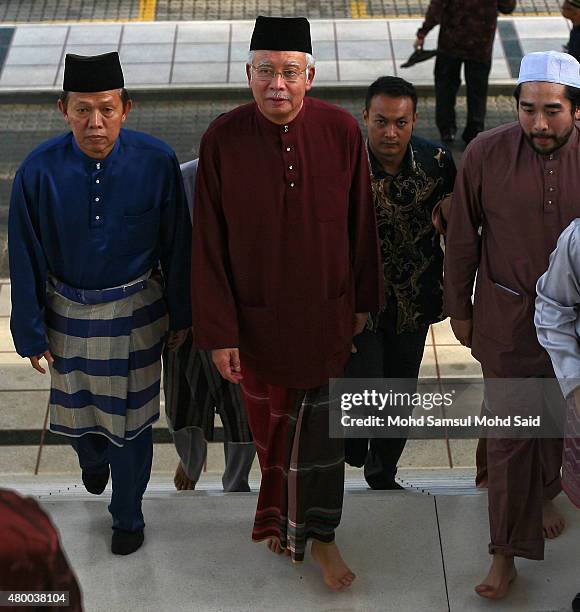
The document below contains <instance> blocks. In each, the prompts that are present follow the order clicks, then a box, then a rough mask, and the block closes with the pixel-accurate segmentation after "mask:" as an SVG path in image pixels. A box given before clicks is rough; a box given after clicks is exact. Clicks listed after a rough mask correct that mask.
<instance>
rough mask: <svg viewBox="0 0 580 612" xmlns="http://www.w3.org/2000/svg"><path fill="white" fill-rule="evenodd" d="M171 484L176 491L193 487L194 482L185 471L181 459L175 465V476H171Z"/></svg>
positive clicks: (190, 489)
mask: <svg viewBox="0 0 580 612" xmlns="http://www.w3.org/2000/svg"><path fill="white" fill-rule="evenodd" d="M173 484H175V488H176V489H177V490H178V491H193V490H194V489H195V483H194V482H193V480H191V478H189V476H188V475H187V474H186V473H185V470H184V469H183V466H182V465H181V461H180V462H179V463H178V465H177V469H176V470H175V476H174V477H173Z"/></svg>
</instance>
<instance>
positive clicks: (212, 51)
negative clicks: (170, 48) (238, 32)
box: [175, 43, 228, 62]
mask: <svg viewBox="0 0 580 612" xmlns="http://www.w3.org/2000/svg"><path fill="white" fill-rule="evenodd" d="M227 60H228V45H227V44H224V43H206V44H177V45H176V46H175V61H176V62H226V61H227Z"/></svg>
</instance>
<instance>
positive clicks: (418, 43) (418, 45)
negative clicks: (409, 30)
mask: <svg viewBox="0 0 580 612" xmlns="http://www.w3.org/2000/svg"><path fill="white" fill-rule="evenodd" d="M424 42H425V37H423V36H417V38H415V42H414V43H413V47H414V49H415V51H420V50H421V49H422V48H423V43H424Z"/></svg>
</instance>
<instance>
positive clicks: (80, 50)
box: [63, 44, 118, 61]
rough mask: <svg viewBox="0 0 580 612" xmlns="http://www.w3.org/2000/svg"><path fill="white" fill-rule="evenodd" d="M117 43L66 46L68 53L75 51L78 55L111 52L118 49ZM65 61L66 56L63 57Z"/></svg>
mask: <svg viewBox="0 0 580 612" xmlns="http://www.w3.org/2000/svg"><path fill="white" fill-rule="evenodd" d="M117 49H118V48H117V45H116V44H110V45H68V44H67V46H66V49H65V52H66V53H75V54H76V55H101V54H103V53H110V52H111V51H117ZM63 61H64V58H63Z"/></svg>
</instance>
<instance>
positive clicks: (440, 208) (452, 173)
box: [431, 149, 457, 236]
mask: <svg viewBox="0 0 580 612" xmlns="http://www.w3.org/2000/svg"><path fill="white" fill-rule="evenodd" d="M440 163H441V165H442V168H441V177H442V179H443V185H442V186H441V194H442V196H441V199H440V200H439V202H437V204H435V207H434V208H433V212H432V213H431V221H432V222H433V225H434V226H435V229H436V230H437V231H438V232H439V233H440V234H441V235H442V236H445V234H446V233H447V222H448V220H449V214H450V212H451V199H452V195H453V186H454V185H455V178H456V176H457V168H456V167H455V162H454V161H453V156H452V155H451V152H450V151H448V150H447V149H443V153H442V157H441V162H440Z"/></svg>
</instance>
